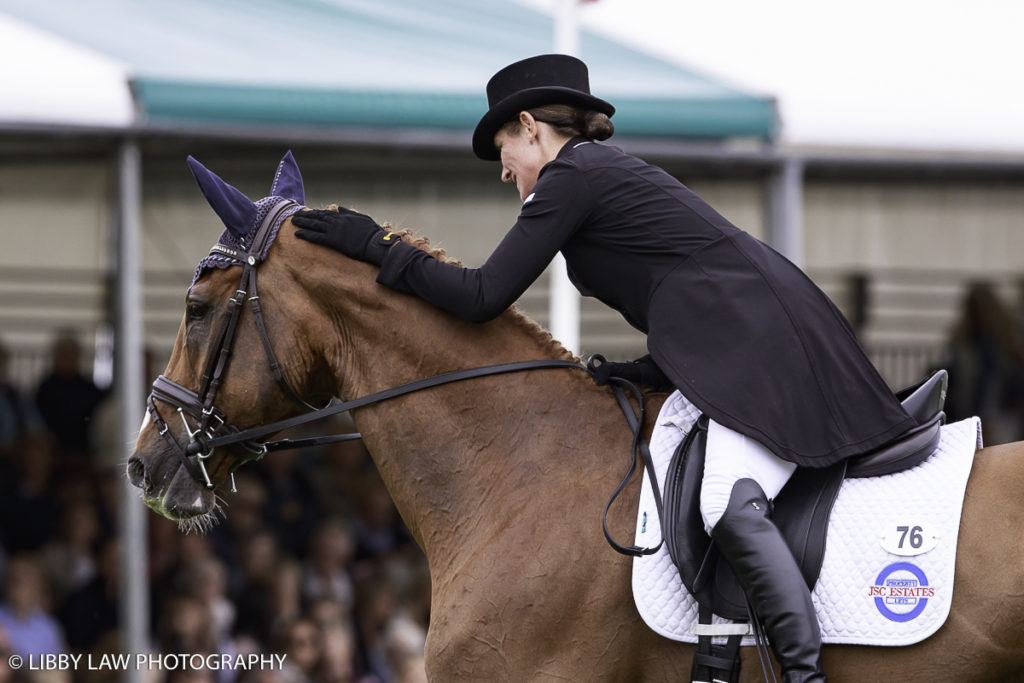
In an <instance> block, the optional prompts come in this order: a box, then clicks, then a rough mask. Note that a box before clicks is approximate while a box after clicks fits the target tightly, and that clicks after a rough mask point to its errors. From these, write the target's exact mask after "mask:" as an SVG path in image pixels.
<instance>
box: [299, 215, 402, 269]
mask: <svg viewBox="0 0 1024 683" xmlns="http://www.w3.org/2000/svg"><path fill="white" fill-rule="evenodd" d="M292 223H293V224H295V226H296V227H298V228H300V229H299V230H296V231H295V236H296V237H298V238H300V239H304V240H306V241H307V242H313V243H315V244H322V245H323V246H325V247H330V248H331V249H334V250H335V251H340V252H341V253H342V254H345V256H348V257H350V258H354V259H357V260H359V261H366V262H368V263H373V264H375V265H378V266H379V265H380V264H381V263H383V262H384V257H385V256H386V255H387V253H388V249H390V248H391V246H392V245H394V244H396V243H398V242H401V241H402V240H401V238H400V237H399V236H398V235H396V234H395V233H391V232H385V231H384V229H383V228H382V227H380V226H379V225H377V224H376V223H375V222H374V220H373V219H372V218H370V217H369V216H367V215H366V214H362V213H357V212H355V211H352V210H351V209H346V208H345V207H339V208H338V210H337V211H330V210H321V209H308V210H306V211H300V212H298V213H296V214H294V215H293V216H292Z"/></svg>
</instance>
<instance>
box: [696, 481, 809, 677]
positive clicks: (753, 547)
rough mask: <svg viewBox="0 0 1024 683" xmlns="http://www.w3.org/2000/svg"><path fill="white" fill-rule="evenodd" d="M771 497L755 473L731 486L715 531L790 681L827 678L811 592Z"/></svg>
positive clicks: (719, 545) (722, 550)
mask: <svg viewBox="0 0 1024 683" xmlns="http://www.w3.org/2000/svg"><path fill="white" fill-rule="evenodd" d="M768 512H769V509H768V499H767V497H766V496H765V494H764V491H763V490H762V489H761V487H760V485H758V483H757V482H755V481H754V480H753V479H740V480H739V481H737V482H736V483H735V484H734V485H733V488H732V495H731V496H730V498H729V506H728V507H727V508H726V510H725V514H724V515H722V518H721V519H720V520H719V522H718V524H716V525H715V528H714V530H712V532H711V537H712V538H713V539H714V541H715V543H716V544H717V545H718V547H719V549H720V550H721V552H722V554H723V555H725V557H726V558H727V559H728V560H729V564H730V565H731V566H732V569H733V571H734V572H735V573H736V576H737V577H738V578H739V580H740V583H741V584H743V586H744V588H746V591H747V596H748V597H749V598H750V603H751V605H753V607H754V612H755V613H756V614H757V616H758V618H760V619H761V621H762V623H763V624H764V628H765V632H766V633H767V635H768V640H769V641H770V642H771V646H772V650H773V651H774V652H775V658H776V659H778V660H779V664H781V665H782V680H783V681H785V682H787V683H798V682H799V683H804V682H808V683H818V682H820V681H824V680H825V672H824V670H823V669H822V666H821V631H820V630H819V628H818V618H817V616H815V614H814V606H813V604H812V603H811V593H810V591H809V590H808V589H807V584H806V583H805V582H804V579H803V576H802V575H801V574H800V568H799V567H798V566H797V563H796V560H795V559H793V553H792V552H791V551H790V549H789V546H787V545H786V542H785V541H784V540H783V538H782V534H781V533H779V529H778V527H776V526H775V524H774V522H772V520H771V519H769V517H768Z"/></svg>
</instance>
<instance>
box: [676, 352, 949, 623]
mask: <svg viewBox="0 0 1024 683" xmlns="http://www.w3.org/2000/svg"><path fill="white" fill-rule="evenodd" d="M947 384H948V374H947V373H946V371H945V370H939V371H937V372H935V373H934V374H932V375H931V376H930V377H928V378H927V379H926V380H925V381H923V382H922V383H921V384H919V385H917V386H915V387H911V388H909V389H906V390H903V391H901V392H898V393H897V396H898V397H899V398H900V399H901V400H902V404H903V407H904V409H905V410H906V411H907V412H908V413H909V414H910V415H911V416H913V417H914V418H915V419H916V421H917V423H918V426H917V427H914V428H913V429H911V430H910V431H908V432H906V433H904V434H903V435H901V436H900V437H899V438H898V439H897V440H895V441H893V442H891V443H889V444H886V445H884V446H882V447H880V448H878V449H876V450H874V451H872V452H870V453H867V454H865V455H862V456H858V457H856V458H851V459H849V460H847V461H844V462H841V463H838V464H836V465H833V466H832V467H827V468H821V469H810V468H797V470H796V472H795V473H794V474H793V476H792V478H791V479H790V481H789V483H787V484H786V486H785V487H784V488H783V489H782V491H781V492H780V493H779V495H778V497H777V498H776V499H775V501H774V503H773V513H772V519H773V520H774V521H775V523H776V524H777V525H778V526H779V528H780V530H781V531H782V535H783V537H784V538H785V539H786V542H787V544H788V545H789V547H790V549H791V550H792V551H793V556H794V557H795V558H796V560H797V563H798V565H799V566H800V570H801V573H802V574H803V577H804V580H805V581H806V582H807V586H808V588H811V589H813V588H814V584H815V583H816V582H817V580H818V574H819V572H820V570H821V563H822V559H823V558H824V554H825V534H826V530H827V528H828V519H829V514H830V513H831V510H832V505H833V503H835V499H836V496H837V495H838V493H839V488H840V486H841V484H842V482H843V479H844V478H846V477H871V476H880V475H883V474H891V473H893V472H898V471H900V470H903V469H908V468H911V467H914V466H915V465H918V464H920V463H921V462H923V461H924V460H925V459H926V458H927V457H928V456H929V455H930V454H931V453H932V452H933V451H934V449H935V447H936V446H937V444H938V442H939V437H940V433H939V430H940V428H941V426H942V424H943V423H944V422H945V417H946V416H945V413H944V412H943V411H942V408H943V405H944V403H945V397H946V387H947ZM707 426H708V419H707V417H706V416H701V418H700V419H698V420H697V422H696V423H695V424H694V426H693V428H692V429H691V430H690V432H689V434H687V436H686V438H685V439H683V441H682V443H681V444H680V445H679V447H678V448H677V449H676V452H675V454H674V455H673V457H672V461H671V464H670V465H669V469H668V472H667V473H666V477H665V486H664V518H663V519H662V536H663V538H664V539H665V545H666V548H667V550H668V553H669V555H670V556H671V558H672V561H673V563H674V564H675V565H676V567H677V568H678V569H679V575H680V579H681V580H682V583H683V585H684V586H685V587H686V588H687V589H688V590H689V591H690V593H691V594H692V595H693V596H694V598H695V599H696V600H697V602H698V603H699V604H700V605H701V607H703V608H705V609H709V610H710V611H711V612H713V613H714V614H717V615H719V616H721V617H724V618H727V619H733V620H737V621H743V620H746V619H747V605H746V598H745V596H744V592H743V588H742V586H741V585H740V583H739V581H738V580H737V579H736V577H735V575H734V574H733V572H732V569H731V568H730V567H729V564H728V562H726V561H725V560H724V559H723V558H721V557H720V555H719V552H718V550H717V548H716V547H715V545H714V542H713V541H712V540H711V538H710V537H709V536H708V535H707V533H706V532H705V530H704V521H703V519H702V517H701V514H700V486H701V480H702V479H703V474H704V456H705V449H706V447H707Z"/></svg>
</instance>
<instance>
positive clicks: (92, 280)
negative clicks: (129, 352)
mask: <svg viewBox="0 0 1024 683" xmlns="http://www.w3.org/2000/svg"><path fill="white" fill-rule="evenodd" d="M55 4H56V7H55V6H54V3H49V4H47V6H46V7H45V8H44V7H42V6H41V5H39V3H33V2H30V1H28V0H10V1H9V2H5V3H4V6H3V8H2V10H0V19H2V20H3V24H0V26H3V27H4V28H3V30H4V31H5V32H7V33H9V34H16V35H17V36H19V38H20V40H21V41H23V42H24V44H26V45H28V46H29V47H28V48H26V49H24V50H23V53H24V54H26V55H29V54H30V55H34V57H32V58H28V57H26V58H25V61H26V74H25V75H23V76H21V77H20V79H21V80H20V83H21V85H20V87H21V88H22V91H21V92H18V91H17V90H14V91H12V90H11V89H10V88H7V89H5V92H9V93H11V94H12V97H8V98H5V102H6V104H5V105H0V219H2V221H3V224H4V226H5V229H4V233H5V248H4V250H3V251H2V253H0V302H3V303H0V329H2V330H3V341H4V343H5V344H7V345H8V347H10V349H11V351H12V356H13V363H12V372H13V373H14V379H15V381H16V382H18V383H20V384H22V385H24V386H29V385H31V383H32V382H33V381H34V380H35V378H36V377H37V376H38V374H39V372H40V371H41V369H42V368H43V367H44V366H45V364H46V362H47V361H46V355H45V353H44V348H45V345H46V343H47V341H48V339H49V338H50V337H51V336H52V334H53V331H54V330H55V329H56V328H59V327H74V328H76V329H79V330H80V331H81V334H82V341H83V343H85V344H86V345H87V346H89V347H91V346H93V345H94V344H95V343H96V339H97V338H98V339H99V340H100V344H101V345H102V344H104V343H105V342H104V340H106V339H109V338H110V335H109V334H108V333H107V332H106V331H105V330H106V329H107V328H108V327H109V325H110V324H112V323H113V321H114V313H113V302H114V300H115V298H116V297H115V296H114V292H115V289H116V285H115V283H116V279H117V271H118V268H117V263H116V261H117V257H116V249H115V245H116V235H117V228H118V225H119V211H120V209H119V206H120V204H119V201H120V200H119V196H120V193H121V188H120V182H121V181H120V179H121V177H122V174H121V173H120V171H119V169H118V160H119V159H120V158H121V157H120V155H119V151H118V150H119V149H120V147H121V146H122V145H123V144H124V143H125V141H130V142H131V144H133V145H136V146H137V147H138V149H139V153H140V158H141V171H140V173H141V175H140V177H139V186H140V190H139V192H140V206H139V211H140V216H141V220H140V224H139V230H140V240H141V254H142V272H143V278H142V284H143V287H144V290H143V295H142V296H143V302H144V310H145V321H144V323H145V324H144V339H145V344H146V346H147V347H148V348H150V349H151V350H152V351H153V352H154V354H155V356H156V358H157V359H158V361H159V359H161V358H162V357H165V356H166V353H167V351H168V349H169V348H170V345H171V343H172V342H173V338H174V335H175V333H176V331H177V326H178V323H179V321H180V317H181V295H182V291H183V288H184V286H185V285H187V283H188V274H189V273H190V271H191V269H192V267H193V265H194V264H195V263H196V261H197V260H198V259H199V258H200V257H201V256H202V255H203V254H204V253H205V252H206V250H207V249H208V247H209V246H210V244H212V242H213V241H214V239H215V238H216V232H217V230H218V226H217V223H216V219H215V218H214V217H213V216H212V214H211V213H210V212H209V211H208V209H207V208H206V206H205V203H204V202H203V200H202V199H201V197H200V196H199V194H198V193H197V192H195V190H194V187H193V181H192V179H191V177H190V175H189V174H188V172H187V169H186V167H185V164H184V158H185V156H186V155H187V154H193V155H195V156H196V157H197V158H199V159H200V160H202V161H203V162H204V163H205V164H207V165H208V166H209V167H211V168H214V169H216V170H217V171H218V172H219V173H221V174H222V175H223V176H224V177H226V178H227V179H229V180H230V181H231V182H232V183H234V184H235V185H237V186H238V187H240V188H242V189H243V190H244V191H246V192H248V193H249V194H250V195H252V196H254V197H259V196H262V195H263V194H264V193H265V192H266V190H267V188H264V187H262V186H261V184H260V183H261V179H262V178H264V177H265V175H264V174H265V172H266V169H267V168H269V167H271V166H272V164H274V163H275V162H276V160H277V159H279V158H280V156H281V154H282V153H283V151H284V150H286V149H289V148H290V149H293V151H294V153H295V155H296V157H297V159H298V160H299V163H300V165H301V167H302V169H303V172H304V173H305V174H306V176H307V188H308V191H309V193H310V196H309V198H308V199H309V203H310V204H311V205H323V204H326V203H329V202H340V203H343V204H345V205H349V206H354V207H357V208H360V209H361V210H363V211H365V212H367V213H369V214H370V215H372V216H374V217H376V218H377V219H379V220H381V221H383V220H390V221H391V222H393V223H395V224H396V225H399V226H402V227H411V228H413V229H416V230H417V231H419V232H422V233H423V234H426V235H428V236H430V237H431V238H432V240H433V241H434V242H436V243H440V244H441V245H442V246H444V247H446V248H447V250H448V252H449V254H450V255H452V256H455V257H457V258H459V259H461V260H462V261H464V262H465V263H467V264H468V265H473V264H478V263H480V262H482V260H483V259H484V258H485V257H486V256H487V254H488V253H489V251H490V249H491V248H492V247H493V246H494V245H495V244H496V243H497V241H498V239H500V236H501V235H502V234H503V233H504V231H505V230H506V229H507V228H508V226H509V225H510V224H511V222H512V221H513V220H514V218H515V215H516V213H517V206H518V200H517V198H516V197H515V194H514V192H511V191H509V190H508V188H506V187H503V186H501V185H500V184H499V183H498V182H496V180H497V175H498V172H499V169H498V167H497V165H496V164H485V163H483V162H480V161H478V160H476V159H475V158H474V157H472V155H471V153H470V152H469V146H468V139H469V138H468V134H469V131H470V130H471V129H472V126H473V125H474V124H475V122H476V119H477V117H478V114H479V112H481V111H483V109H484V108H485V100H484V97H483V84H484V83H485V82H486V79H487V78H488V77H489V75H490V74H491V73H493V71H494V70H496V69H497V68H499V67H500V66H501V65H503V64H506V63H508V62H510V61H513V60H514V59H516V58H519V57H522V56H525V55H529V54H536V53H540V52H544V51H548V50H549V49H550V48H549V46H550V44H551V35H552V31H553V28H552V21H551V18H550V17H547V16H545V15H543V14H540V13H538V12H536V11H534V10H533V9H530V8H527V7H519V6H510V5H509V3H476V2H470V1H469V0H446V1H445V2H440V3H432V4H431V7H430V11H426V10H424V9H423V8H422V7H421V4H420V3H415V2H412V0H403V1H400V2H389V3H375V2H371V1H370V0H364V1H346V2H337V3H325V4H322V5H318V6H315V7H313V6H302V7H301V8H296V7H295V6H293V4H291V3H286V2H283V1H281V2H276V1H268V2H263V3H260V6H259V9H258V11H250V9H249V8H246V7H244V6H242V5H238V6H236V5H233V4H229V5H218V6H210V5H209V4H208V3H201V2H192V3H186V4H185V5H182V4H181V3H176V2H169V1H166V2H155V3H146V4H145V5H142V6H140V5H138V4H137V3H131V2H128V1H127V0H119V1H115V2H109V3H103V5H102V7H91V6H86V5H82V4H81V3H76V2H73V0H56V3H55ZM385 5H386V7H385ZM114 17H116V18H117V21H118V25H119V26H121V27H122V28H121V30H119V31H118V32H116V35H113V36H112V35H110V32H109V31H103V30H101V28H102V27H103V26H109V25H110V22H111V21H112V20H113V19H114ZM306 26H317V27H319V28H320V29H321V30H322V32H321V34H318V35H321V37H318V38H317V39H316V40H309V39H308V36H309V35H310V34H309V33H308V32H307V31H306V30H305V29H304V28H303V27H306ZM499 27H500V29H499ZM506 29H508V30H506ZM7 44H8V47H7V48H5V49H7V50H13V49H16V48H13V47H10V46H11V45H12V43H11V42H10V41H8V43H7ZM13 44H15V45H17V44H19V43H17V42H16V41H15V42H14V43H13ZM47 51H49V52H52V53H55V54H56V55H57V56H56V57H54V58H53V59H54V60H56V62H54V61H51V62H49V63H47V60H46V54H47ZM370 54H372V58H368V55H370ZM580 54H581V56H582V57H583V58H584V59H585V60H586V61H587V62H588V63H589V64H590V66H591V72H592V88H593V90H594V92H596V93H599V94H600V95H602V96H604V97H607V98H608V99H610V100H611V101H613V102H614V103H615V104H616V105H617V106H618V109H619V111H618V113H617V114H616V117H615V122H616V124H617V134H616V137H615V138H613V142H614V143H615V144H618V145H620V146H622V147H623V148H624V149H626V150H627V151H629V152H633V153H636V154H638V155H641V156H643V157H645V158H647V159H649V160H650V161H652V162H654V163H658V164H660V165H662V166H663V167H665V168H666V169H667V170H669V171H670V172H672V173H674V174H676V175H677V176H678V177H680V178H681V179H682V180H683V181H684V182H685V183H687V184H688V185H690V186H691V187H692V188H693V189H695V190H696V191H697V192H698V193H699V194H701V195H702V196H704V197H705V198H707V199H708V200H709V201H710V202H711V204H712V205H713V206H715V207H716V208H717V209H719V210H720V211H721V212H722V213H723V214H725V215H726V216H727V217H729V218H730V219H731V220H732V221H733V222H734V223H736V224H737V225H739V226H740V227H742V228H744V229H746V230H748V231H750V232H752V233H753V234H755V235H756V236H758V237H761V238H762V239H765V240H766V241H768V242H769V243H771V244H773V246H776V248H778V249H779V250H780V251H782V252H783V253H785V254H787V255H788V256H790V257H791V258H792V259H793V260H794V261H796V262H798V263H799V264H801V265H802V266H803V267H804V268H805V269H806V270H807V271H808V272H809V273H810V275H811V276H812V277H813V278H814V279H816V280H817V281H819V283H820V284H821V285H822V286H823V287H824V288H825V289H826V291H828V292H829V293H830V294H831V295H832V296H833V298H834V299H835V300H836V301H837V303H839V304H840V306H841V308H843V310H844V311H845V312H846V313H847V315H848V317H850V318H851V319H852V320H854V321H855V323H856V327H857V329H858V332H859V333H860V334H861V335H862V338H863V340H864V343H865V345H866V346H867V347H868V348H869V350H871V352H872V353H873V354H874V355H875V356H876V358H877V359H878V362H879V365H880V367H882V368H883V372H884V373H885V374H886V376H887V379H889V380H890V382H891V383H892V384H894V385H896V384H900V383H903V382H905V381H908V380H910V379H912V378H913V377H915V376H916V375H917V374H918V373H919V372H920V370H921V369H922V367H924V366H926V365H929V364H931V363H933V362H935V361H936V360H937V359H938V358H940V357H941V346H942V344H943V340H944V338H945V335H946V334H947V332H948V329H949V327H950V326H951V324H952V322H953V318H954V316H955V315H956V310H957V306H958V303H959V298H960V296H961V291H962V288H963V284H964V283H965V282H966V281H969V280H971V279H975V278H979V277H985V278H990V279H993V280H994V281H996V282H997V283H998V285H999V287H1000V289H1001V291H1002V292H1004V294H1005V295H1006V296H1007V297H1008V301H1013V302H1016V301H1017V298H1018V296H1017V290H1018V289H1019V283H1018V281H1017V280H1018V278H1019V274H1020V269H1021V265H1022V264H1021V261H1020V258H1019V256H1017V255H1018V254H1020V253H1021V252H1022V248H1024V230H1021V229H1020V228H1021V227H1022V226H1021V219H1020V216H1022V215H1024V193H1022V192H1021V191H1020V190H1021V186H1022V184H1024V157H1021V156H1013V155H1007V156H1000V155H993V154H991V153H986V154H981V153H979V154H970V153H964V152H960V153H957V154H945V153H943V152H941V151H940V150H936V151H933V152H928V151H917V152H913V153H910V152H905V151H901V150H864V149H858V150H849V149H846V150H844V149H821V148H814V149H800V148H793V147H789V146H787V145H785V144H784V143H783V142H781V138H780V126H781V125H784V122H779V121H778V120H777V119H778V116H777V109H776V106H775V102H774V101H773V100H772V99H771V98H770V97H765V96H759V95H753V94H749V93H745V92H742V91H738V90H736V89H735V88H732V87H730V86H729V85H727V84H724V83H720V82H718V81H716V80H715V79H713V78H709V77H707V76H704V75H702V74H701V73H700V72H699V71H698V70H696V69H691V68H686V67H683V66H680V65H677V64H672V63H667V62H665V61H664V60H662V59H658V58H655V57H652V56H650V55H646V54H643V53H640V52H637V51H636V50H634V49H631V48H628V47H625V46H623V45H620V44H617V43H615V42H614V41H611V40H608V39H607V38H603V37H601V36H597V35H593V34H589V33H586V32H585V33H584V34H583V35H582V39H581V42H580ZM35 62H38V64H37V65H36V66H37V67H38V75H37V78H35V79H34V80H33V79H32V77H31V76H32V73H33V64H34V63H35ZM55 63H56V66H55V65H54V64H55ZM72 65H74V68H72ZM75 69H78V70H77V71H76V70H75ZM90 79H91V80H90ZM83 80H87V81H89V83H88V87H86V88H82V87H81V82H82V81H83ZM73 84H77V85H73ZM18 85H19V84H18V83H15V84H14V85H13V86H12V87H16V86H18ZM79 91H81V92H79ZM61 93H63V95H62V94H61ZM97 112H98V113H97ZM41 209H42V210H41ZM27 215H31V216H32V218H31V219H30V220H29V221H28V225H26V218H25V216H27ZM18 226H25V227H26V228H29V229H19V227H18ZM42 243H45V244H46V248H45V249H40V244H42ZM547 288H548V280H547V279H546V278H542V279H541V280H540V281H539V282H538V283H537V284H536V285H535V286H534V287H533V288H532V289H531V290H530V291H529V292H528V293H527V294H526V295H525V296H524V298H523V300H522V301H521V302H520V305H521V307H522V308H523V309H525V311H526V312H527V313H528V314H530V315H531V316H532V317H534V318H536V319H538V320H539V321H540V322H541V323H542V324H547V323H548V322H549V321H548V320H547V317H548V309H547ZM581 321H582V322H581V328H582V329H581V332H582V336H581V349H580V351H581V352H582V353H584V354H585V353H592V352H601V353H604V354H605V355H607V356H609V357H616V358H626V357H631V356H635V355H639V354H642V352H643V338H642V335H640V334H639V333H637V332H635V331H634V330H632V329H630V328H629V327H628V326H627V325H626V324H625V323H624V322H622V321H621V320H619V319H618V316H617V315H616V314H615V313H614V312H612V311H609V310H607V309H605V308H604V307H603V306H601V305H600V304H599V303H597V302H592V301H584V302H583V305H582V316H581ZM97 330H99V331H100V334H99V335H98V336H97ZM158 364H159V362H158Z"/></svg>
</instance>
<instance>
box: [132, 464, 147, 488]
mask: <svg viewBox="0 0 1024 683" xmlns="http://www.w3.org/2000/svg"><path fill="white" fill-rule="evenodd" d="M145 475H146V466H145V465H143V464H142V460H141V459H140V458H137V457H135V456H132V457H131V458H129V459H128V481H130V482H131V483H132V486H134V487H136V488H140V489H141V488H142V487H143V485H144V483H145Z"/></svg>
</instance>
